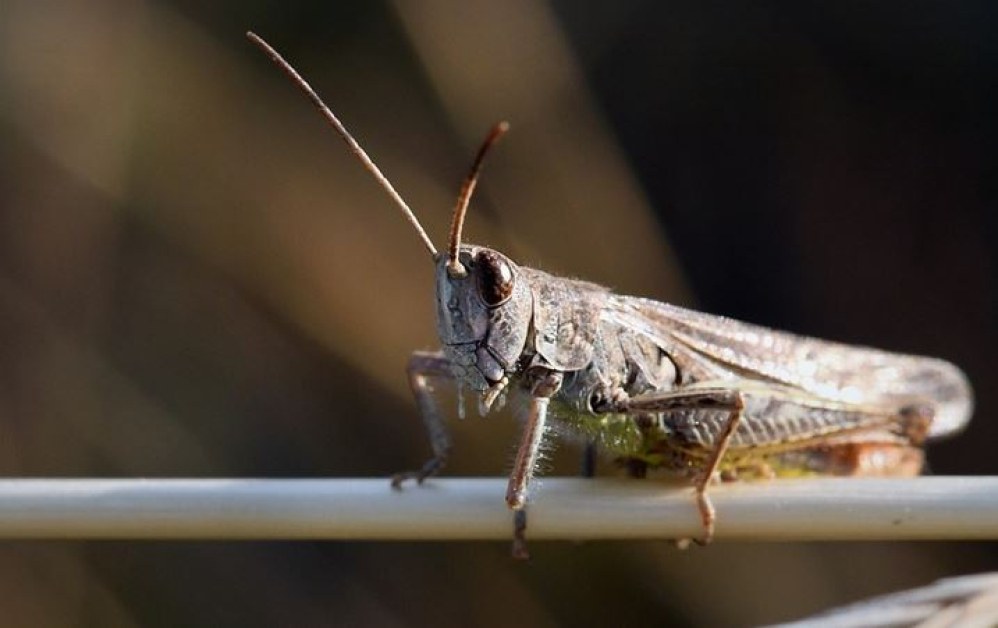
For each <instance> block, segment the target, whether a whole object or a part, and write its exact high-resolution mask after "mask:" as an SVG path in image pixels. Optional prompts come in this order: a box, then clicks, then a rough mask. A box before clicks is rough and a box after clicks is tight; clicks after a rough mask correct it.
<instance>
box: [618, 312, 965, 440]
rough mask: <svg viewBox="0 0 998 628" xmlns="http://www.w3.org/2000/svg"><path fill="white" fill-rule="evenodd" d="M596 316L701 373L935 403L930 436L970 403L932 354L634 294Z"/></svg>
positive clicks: (851, 399) (862, 397)
mask: <svg viewBox="0 0 998 628" xmlns="http://www.w3.org/2000/svg"><path fill="white" fill-rule="evenodd" d="M603 319H604V320H607V321H612V322H615V323H617V324H619V325H624V326H626V327H628V328H629V329H632V330H634V331H636V332H638V333H642V334H645V335H646V336H648V337H649V338H651V339H652V340H654V341H655V342H656V343H657V344H658V345H659V346H660V347H662V349H663V350H665V351H666V352H668V353H670V355H676V354H677V353H679V354H686V357H687V359H689V360H691V361H692V362H693V363H694V364H695V366H696V369H694V370H697V369H700V370H703V372H704V373H705V374H706V376H708V377H712V378H718V377H719V376H720V377H723V376H724V375H725V373H729V374H731V375H734V376H738V377H745V378H754V379H764V380H768V381H772V382H777V383H780V384H783V385H786V386H791V387H794V388H798V389H800V390H802V391H804V392H806V393H808V394H811V395H814V396H815V397H819V398H823V399H828V400H831V401H838V402H844V403H855V404H862V405H867V406H874V407H880V408H885V409H897V408H900V407H902V406H905V405H909V404H912V403H928V404H930V405H932V406H933V408H934V409H935V416H934V418H933V421H932V426H931V428H930V430H929V436H930V437H939V436H944V435H948V434H952V433H955V432H957V431H959V430H960V429H962V428H963V427H964V426H965V425H966V423H967V421H968V420H969V419H970V414H971V412H972V409H973V395H972V392H971V389H970V384H969V383H968V381H967V378H966V376H965V375H964V374H963V372H962V371H960V369H958V368H957V367H956V366H954V365H953V364H950V363H949V362H946V361H944V360H939V359H936V358H927V357H921V356H912V355H903V354H897V353H889V352H887V351H881V350H879V349H872V348H867V347H857V346H852V345H846V344H842V343H837V342H831V341H827V340H820V339H817V338H810V337H807V336H798V335H796V334H791V333H789V332H782V331H776V330H773V329H768V328H766V327H762V326H759V325H752V324H749V323H743V322H741V321H736V320H734V319H730V318H726V317H723V316H715V315H712V314H704V313H702V312H697V311H694V310H687V309H684V308H681V307H677V306H674V305H669V304H667V303H660V302H658V301H652V300H649V299H641V298H637V297H627V296H618V295H614V296H612V297H610V299H609V300H608V302H607V306H606V309H605V311H604V313H603ZM674 352H675V353H674ZM679 367H680V369H682V368H683V365H682V364H680V365H679ZM695 377H697V376H695ZM700 377H702V376H700ZM700 377H697V379H699V378H700Z"/></svg>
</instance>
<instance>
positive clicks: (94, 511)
mask: <svg viewBox="0 0 998 628" xmlns="http://www.w3.org/2000/svg"><path fill="white" fill-rule="evenodd" d="M539 489H540V490H539V491H537V494H536V495H535V497H536V503H534V504H532V505H531V506H530V507H529V509H528V510H529V517H530V533H529V537H530V538H531V539H533V540H541V539H669V538H683V537H694V536H696V535H697V534H700V532H701V530H700V520H699V515H698V514H697V509H696V503H695V500H694V495H693V489H692V488H690V487H688V486H676V485H673V484H664V483H661V482H657V481H654V480H644V481H640V480H602V479H600V480H584V479H574V478H573V479H567V478H550V479H546V480H544V481H543V483H542V486H540V487H539ZM505 490H506V480H505V479H499V478H496V479H493V478H482V479H479V478H474V479H467V478H463V479H462V478H448V479H436V480H428V481H427V482H426V483H425V484H423V485H422V486H407V487H405V488H404V489H403V490H400V491H398V490H392V489H391V488H389V482H388V480H387V479H382V478H376V479H274V480H271V479H155V480H135V479H122V480H104V479H10V480H0V538H7V539H14V538H18V539H271V540H280V539H287V540H292V539H330V540H332V539H339V540H347V539H351V540H469V539H501V540H508V539H509V537H510V534H511V530H512V513H511V512H509V511H508V510H507V508H506V505H505V502H504V501H503V494H504V491H505ZM711 497H712V499H713V501H714V504H715V506H716V507H717V516H718V517H717V533H716V539H717V540H718V541H724V540H733V539H740V540H760V541H791V540H859V539H866V540H872V539H878V540H887V539H890V540H901V539H951V540H953V539H995V538H998V477H928V478H917V479H884V480H880V479H875V480H871V479H813V480H777V481H771V482H758V483H740V484H731V485H722V486H717V487H713V488H712V489H711Z"/></svg>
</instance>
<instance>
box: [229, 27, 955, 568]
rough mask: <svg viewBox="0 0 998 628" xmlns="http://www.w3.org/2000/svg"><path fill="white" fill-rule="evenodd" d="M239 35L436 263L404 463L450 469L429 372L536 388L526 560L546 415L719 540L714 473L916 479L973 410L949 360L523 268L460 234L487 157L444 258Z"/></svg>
mask: <svg viewBox="0 0 998 628" xmlns="http://www.w3.org/2000/svg"><path fill="white" fill-rule="evenodd" d="M247 36H248V37H249V38H250V40H252V41H253V42H254V43H255V44H256V45H257V46H258V47H260V48H261V49H262V50H263V51H264V52H265V53H266V54H267V55H268V56H270V57H271V59H272V60H273V61H274V62H275V63H276V64H277V65H278V66H279V67H280V68H281V69H282V70H283V71H284V72H285V73H286V74H287V75H288V76H289V77H290V78H291V79H292V80H293V81H294V82H295V83H296V84H297V85H298V86H299V88H300V89H301V90H302V91H303V92H304V93H305V95H306V96H307V97H308V98H309V99H310V100H311V101H312V103H313V104H314V105H315V106H316V107H317V108H318V109H319V111H320V113H322V115H323V116H324V117H325V118H326V120H327V122H329V123H330V124H331V125H332V126H333V128H334V129H335V130H336V131H337V133H338V134H339V135H340V136H341V137H342V138H343V139H344V140H345V141H346V143H347V144H348V146H349V147H350V150H351V151H352V152H353V153H354V155H356V156H357V157H358V159H360V161H361V162H362V163H363V164H364V166H365V167H366V168H367V169H368V170H369V171H370V172H371V173H372V174H373V175H374V177H375V178H376V179H377V180H378V181H379V182H380V183H381V185H382V186H383V187H384V188H385V190H386V191H387V192H388V194H389V195H390V196H391V197H392V199H393V200H394V201H395V203H396V204H397V205H398V206H399V207H400V208H401V209H402V211H403V213H404V215H405V217H406V218H407V220H408V221H409V222H410V223H411V224H412V226H413V227H414V228H415V230H416V232H417V234H418V235H419V236H420V238H421V239H422V240H423V244H424V245H425V247H426V248H427V250H428V251H429V252H430V255H431V257H432V259H433V263H434V265H435V267H436V309H437V331H438V334H439V336H440V343H441V345H442V350H441V351H438V352H416V353H413V355H412V358H411V359H410V361H409V365H408V376H409V383H410V385H411V388H412V392H413V394H414V396H415V399H416V402H417V404H418V406H419V410H420V413H421V414H422V418H423V421H424V422H425V424H426V428H427V432H428V434H429V437H430V444H431V447H432V451H433V456H432V457H431V458H430V459H429V460H428V461H427V462H426V463H425V464H424V465H423V466H422V467H421V468H420V469H418V470H415V471H409V472H405V473H399V474H397V475H395V476H394V478H393V479H392V485H393V486H394V487H396V488H398V487H400V486H401V484H402V483H403V482H405V481H407V480H415V481H417V482H422V481H423V480H425V479H426V478H428V477H430V476H433V475H436V474H437V473H438V472H439V471H440V470H441V468H443V466H444V465H445V464H446V462H447V458H448V454H449V452H450V449H451V440H450V437H449V435H448V431H447V428H446V425H445V423H444V420H443V415H442V414H441V412H440V410H439V408H438V406H437V404H436V402H435V400H434V397H433V390H432V388H431V380H433V379H438V378H444V379H448V378H449V379H453V380H456V381H457V383H458V385H459V387H462V388H466V389H470V390H471V391H473V392H474V393H475V394H476V395H477V396H478V405H479V410H480V412H481V414H483V415H484V414H487V413H488V412H489V410H490V409H491V408H492V407H493V406H494V405H496V402H497V400H500V402H501V401H502V400H504V398H505V395H506V394H507V393H508V392H510V391H512V392H514V393H517V394H520V395H521V396H524V397H525V398H526V415H525V420H524V426H523V433H522V436H521V439H520V443H519V447H518V448H517V452H516V458H515V461H514V463H513V469H512V472H511V473H510V477H509V483H508V487H507V490H506V503H507V504H508V506H509V507H510V508H511V509H512V510H513V511H514V513H515V516H514V541H513V553H514V555H516V556H518V557H525V556H526V554H527V552H526V545H525V533H524V532H525V529H526V515H525V508H526V506H527V503H528V497H529V488H530V484H531V479H532V478H533V476H534V474H535V470H536V468H537V464H538V458H539V456H540V452H541V450H542V445H543V443H544V441H545V438H547V437H548V435H549V431H550V430H549V425H548V423H549V421H553V422H555V423H557V424H560V425H562V426H565V427H567V428H569V430H571V431H573V432H578V433H580V434H581V435H582V436H583V437H584V438H586V439H587V440H588V441H589V442H590V443H593V444H594V445H595V446H597V447H599V448H600V449H602V450H606V451H608V452H610V453H611V454H613V455H614V456H616V458H617V460H618V462H620V463H621V464H622V465H623V466H625V468H626V469H627V470H628V471H629V473H630V474H631V475H632V476H637V477H641V476H644V475H645V474H646V473H647V471H648V470H649V469H664V470H667V471H671V472H674V473H676V474H678V475H680V476H682V477H685V478H688V479H689V480H690V481H691V483H692V485H693V487H694V490H695V496H696V504H697V508H698V511H699V514H700V518H701V521H702V524H703V537H702V538H701V539H698V542H700V543H707V542H709V541H710V539H711V537H712V536H713V533H714V523H715V519H716V515H715V511H714V507H713V505H712V504H711V502H710V498H709V496H708V486H709V485H710V483H711V482H712V481H714V480H717V479H721V480H734V479H737V478H770V477H777V476H799V475H856V476H859V475H881V476H909V475H917V474H918V473H919V472H920V470H921V468H922V464H923V461H924V454H923V452H922V448H921V446H922V445H923V443H924V442H925V441H926V440H927V439H933V438H938V437H942V436H947V435H951V434H954V433H956V432H958V431H959V430H961V429H962V428H963V427H964V426H965V425H966V423H967V421H968V420H969V418H970V414H971V411H972V407H973V399H972V393H971V389H970V385H969V383H968V381H967V378H966V376H965V375H964V374H963V373H962V372H961V371H960V370H959V369H958V368H957V367H956V366H954V365H952V364H950V363H949V362H946V361H943V360H939V359H935V358H928V357H919V356H911V355H901V354H895V353H888V352H885V351H881V350H878V349H872V348H867V347H857V346H850V345H845V344H840V343H836V342H830V341H826V340H819V339H816V338H809V337H805V336H798V335H794V334H791V333H787V332H782V331H775V330H772V329H767V328H765V327H760V326H757V325H751V324H748V323H743V322H739V321H736V320H732V319H729V318H725V317H722V316H715V315H712V314H704V313H702V312H697V311H694V310H689V309H684V308H680V307H676V306H674V305H669V304H667V303H660V302H657V301H653V300H650V299H643V298H638V297H631V296H622V295H617V294H614V293H613V292H611V291H610V290H608V289H607V288H604V287H602V286H599V285H596V284H593V283H588V282H585V281H578V280H575V279H566V278H563V277H557V276H554V275H550V274H548V273H545V272H542V271H540V270H535V269H533V268H527V267H525V266H520V265H517V264H516V263H515V262H514V261H513V260H511V259H510V258H509V257H507V256H506V255H504V254H503V253H501V252H499V251H496V250H495V249H491V248H488V247H484V246H477V245H473V244H465V243H463V241H462V230H463V225H464V218H465V215H466V212H467V208H468V203H469V201H470V199H471V196H472V193H473V192H474V189H475V185H476V182H477V180H478V175H479V172H480V170H481V167H482V161H483V159H484V157H485V154H486V153H487V152H488V150H489V148H490V147H491V146H492V145H493V144H495V142H496V141H497V140H498V139H499V138H500V137H501V136H502V135H503V134H504V133H505V132H506V130H507V128H508V125H507V124H506V123H499V124H498V125H496V126H495V127H494V128H493V129H492V130H491V132H490V133H489V134H488V136H487V138H486V139H485V142H484V143H483V144H482V147H481V148H480V149H479V151H478V155H477V157H476V158H475V160H474V163H473V165H472V168H471V171H470V173H469V174H468V176H467V178H466V179H465V180H464V184H463V185H462V188H461V192H460V194H459V196H458V201H457V206H456V208H455V210H454V214H453V218H452V223H451V228H450V234H449V238H448V243H447V250H446V252H443V253H441V252H438V251H437V249H436V247H434V245H433V242H432V241H431V240H430V238H429V236H427V234H426V232H425V231H424V230H423V228H422V226H421V225H420V223H419V221H418V220H417V218H416V216H415V214H414V213H413V212H412V210H410V209H409V207H408V205H407V204H406V203H405V201H404V200H403V199H402V197H401V196H400V195H399V194H398V192H396V191H395V189H394V187H392V185H391V183H390V182H389V181H388V180H387V178H385V176H384V175H383V174H382V173H381V171H380V170H379V169H378V167H377V166H376V165H375V164H374V162H373V161H372V160H371V159H370V158H369V157H368V156H367V154H366V153H365V152H364V150H363V149H362V148H361V147H360V145H359V144H358V143H357V142H356V140H354V139H353V137H352V136H351V135H350V134H349V133H348V132H347V130H346V128H345V127H344V126H343V124H342V123H341V122H340V121H339V120H338V119H337V117H336V116H335V115H334V114H333V113H332V112H331V111H330V110H329V108H328V107H326V105H325V104H324V103H323V102H322V100H321V99H320V98H319V96H318V95H317V94H316V93H315V92H314V91H313V90H312V89H311V87H310V86H309V85H308V83H307V82H305V80H304V79H302V78H301V76H300V75H299V74H298V73H297V72H296V71H295V70H294V69H293V68H292V67H291V66H290V65H289V64H288V63H287V62H286V61H285V60H284V59H283V58H282V57H281V56H280V55H279V54H278V53H277V52H276V51H275V50H274V49H273V48H271V47H270V46H269V45H268V44H267V43H266V42H264V41H263V40H261V39H260V38H259V37H257V36H256V35H254V34H253V33H248V34H247Z"/></svg>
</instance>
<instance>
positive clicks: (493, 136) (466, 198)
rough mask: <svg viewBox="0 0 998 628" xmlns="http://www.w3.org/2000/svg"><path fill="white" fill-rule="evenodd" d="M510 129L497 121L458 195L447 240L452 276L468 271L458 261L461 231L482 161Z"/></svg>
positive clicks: (448, 265)
mask: <svg viewBox="0 0 998 628" xmlns="http://www.w3.org/2000/svg"><path fill="white" fill-rule="evenodd" d="M508 130H509V122H506V121H505V120H503V121H502V122H498V123H496V125H495V126H494V127H492V130H491V131H489V134H488V135H487V136H485V141H484V142H482V147H481V148H479V149H478V154H477V155H476V156H475V162H474V163H473V164H471V171H470V172H469V173H468V176H467V177H466V178H465V179H464V183H463V184H462V185H461V193H460V194H458V196H457V206H456V207H454V218H453V219H452V220H451V223H450V238H448V240H447V273H448V274H449V275H450V276H451V277H463V276H464V275H465V274H467V271H466V270H465V269H464V267H463V266H461V263H460V262H458V261H457V255H458V249H460V248H461V231H462V230H463V229H464V217H465V215H466V214H467V213H468V203H469V202H471V195H472V194H473V193H474V192H475V186H476V185H478V174H479V173H480V172H481V171H482V161H483V160H484V159H485V154H486V153H488V152H489V149H490V148H492V146H493V144H495V143H496V142H498V141H499V138H501V137H502V136H503V134H505V133H506V131H508Z"/></svg>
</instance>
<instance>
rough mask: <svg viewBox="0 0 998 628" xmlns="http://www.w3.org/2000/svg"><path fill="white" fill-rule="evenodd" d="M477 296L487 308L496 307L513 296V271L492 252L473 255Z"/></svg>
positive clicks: (502, 259) (499, 256)
mask: <svg viewBox="0 0 998 628" xmlns="http://www.w3.org/2000/svg"><path fill="white" fill-rule="evenodd" d="M475 268H476V270H477V272H476V273H475V274H476V275H477V277H478V295H479V296H480V297H482V301H483V302H484V303H485V305H487V306H489V307H498V306H500V305H502V304H503V303H505V302H506V301H508V300H509V298H510V297H511V296H513V281H514V278H513V269H512V268H511V267H510V265H509V262H507V261H506V260H505V259H504V258H503V257H502V256H501V255H499V254H498V253H496V252H494V251H479V252H478V254H477V255H475Z"/></svg>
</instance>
